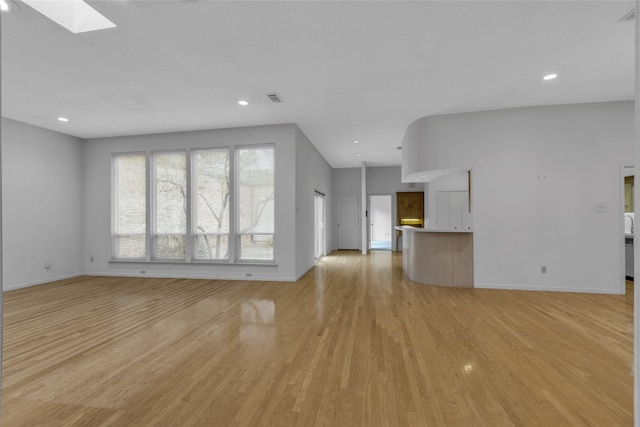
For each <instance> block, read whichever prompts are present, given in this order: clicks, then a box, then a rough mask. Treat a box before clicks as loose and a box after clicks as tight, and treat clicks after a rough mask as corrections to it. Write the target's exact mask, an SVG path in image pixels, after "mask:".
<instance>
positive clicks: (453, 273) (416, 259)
mask: <svg viewBox="0 0 640 427" xmlns="http://www.w3.org/2000/svg"><path fill="white" fill-rule="evenodd" d="M396 228H397V229H399V230H401V231H403V242H402V246H403V250H402V268H403V270H404V272H405V273H406V274H407V276H408V277H409V279H411V280H413V281H414V282H418V283H423V284H427V285H435V286H449V287H467V288H471V287H473V231H472V230H442V229H428V228H415V227H396Z"/></svg>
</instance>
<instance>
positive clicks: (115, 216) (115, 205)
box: [111, 151, 149, 261]
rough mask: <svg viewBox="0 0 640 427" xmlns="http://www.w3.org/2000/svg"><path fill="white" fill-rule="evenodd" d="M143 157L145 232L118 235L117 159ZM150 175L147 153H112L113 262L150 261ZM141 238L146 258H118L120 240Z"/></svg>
mask: <svg viewBox="0 0 640 427" xmlns="http://www.w3.org/2000/svg"><path fill="white" fill-rule="evenodd" d="M136 156H142V157H144V165H145V170H144V175H145V176H144V184H145V198H144V209H145V231H144V234H143V233H126V234H122V233H118V232H117V231H118V218H119V203H118V202H119V200H118V196H119V193H117V191H116V190H117V189H118V178H119V176H118V173H117V170H116V169H117V164H116V159H117V158H119V157H136ZM148 174H149V158H148V156H147V153H146V152H145V151H133V152H117V153H111V259H113V260H121V261H146V260H148V259H149V182H148V179H147V176H148ZM132 235H134V236H139V235H144V240H145V244H144V247H145V250H144V256H142V257H123V256H117V255H116V254H117V253H118V244H117V242H118V238H120V237H122V236H132Z"/></svg>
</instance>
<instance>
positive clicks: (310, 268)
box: [295, 263, 316, 282]
mask: <svg viewBox="0 0 640 427" xmlns="http://www.w3.org/2000/svg"><path fill="white" fill-rule="evenodd" d="M315 266H316V264H315V263H314V264H313V265H312V266H310V267H309V268H307V269H306V270H305V271H304V272H302V273H300V274H298V275H297V276H296V280H295V281H296V282H297V281H298V280H300V279H302V276H304V275H305V274H307V273H308V272H310V271H311V270H313V269H314V268H315Z"/></svg>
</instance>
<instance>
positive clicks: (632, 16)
mask: <svg viewBox="0 0 640 427" xmlns="http://www.w3.org/2000/svg"><path fill="white" fill-rule="evenodd" d="M635 17H636V10H635V9H632V10H631V12H629V13H627V14H626V15H624V16H623V17H622V18H620V19H619V20H618V22H627V21H633V20H634V19H635Z"/></svg>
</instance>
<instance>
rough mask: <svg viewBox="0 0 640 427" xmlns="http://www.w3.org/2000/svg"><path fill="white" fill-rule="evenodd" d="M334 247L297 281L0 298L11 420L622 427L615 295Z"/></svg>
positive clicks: (136, 281)
mask: <svg viewBox="0 0 640 427" xmlns="http://www.w3.org/2000/svg"><path fill="white" fill-rule="evenodd" d="M401 264H402V260H401V257H400V256H399V254H397V253H393V252H382V251H376V252H373V253H371V254H370V255H367V256H362V255H361V254H359V253H358V252H348V251H346V252H340V251H338V252H334V253H333V254H331V255H330V256H328V257H325V258H323V260H322V261H320V262H319V263H318V264H317V266H316V267H315V268H314V269H312V270H311V271H310V272H309V273H307V274H306V275H305V276H304V277H303V278H302V279H301V280H299V281H298V282H296V283H289V282H286V283H282V282H259V281H255V282H251V281H217V280H193V279H153V278H123V277H78V278H73V279H69V280H64V281H59V282H55V283H50V284H46V285H40V286H35V287H31V288H25V289H20V290H16V291H11V292H6V293H5V295H4V307H3V309H4V313H3V314H4V331H3V332H4V355H3V357H4V359H3V414H2V419H3V422H4V425H7V426H39V425H42V426H85V425H86V426H104V427H107V426H252V427H253V426H305V427H306V426H332V427H333V426H341V425H344V426H356V425H360V426H425V425H427V426H469V425H474V426H490V427H495V426H523V425H526V426H529V425H540V426H560V425H562V426H564V425H571V426H614V425H615V426H630V425H632V424H633V401H632V398H633V376H632V369H631V368H632V348H633V285H632V284H631V283H628V292H627V295H625V296H617V295H593V294H569V293H552V292H524V291H504V290H486V289H460V288H441V287H430V286H426V285H421V284H417V283H414V282H411V281H409V280H408V279H407V278H406V276H404V274H403V272H402V265H401Z"/></svg>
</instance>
